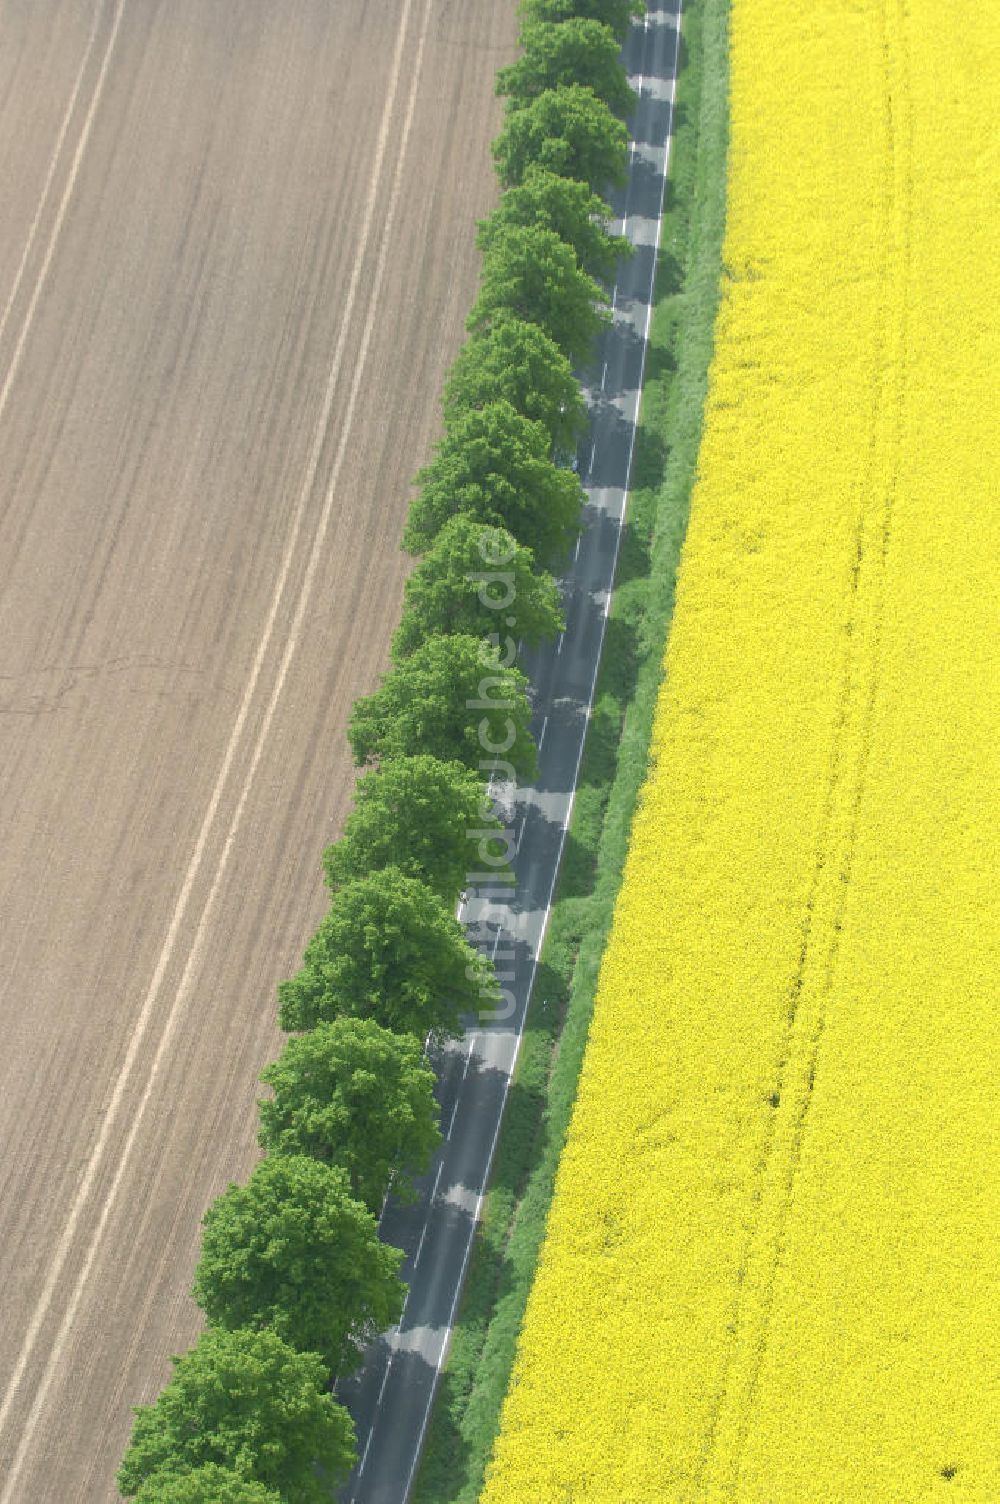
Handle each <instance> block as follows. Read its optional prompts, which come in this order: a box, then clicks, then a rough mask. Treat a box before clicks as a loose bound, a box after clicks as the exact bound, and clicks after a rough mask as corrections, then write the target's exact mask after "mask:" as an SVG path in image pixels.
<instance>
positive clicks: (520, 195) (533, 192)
mask: <svg viewBox="0 0 1000 1504" xmlns="http://www.w3.org/2000/svg"><path fill="white" fill-rule="evenodd" d="M609 223H610V210H609V209H608V206H607V204H606V203H605V202H604V200H603V199H602V198H600V197H599V195H598V194H596V193H591V191H590V189H589V188H588V187H587V185H586V183H577V182H574V180H573V179H572V178H564V177H560V176H559V174H558V173H557V172H550V171H549V169H548V168H547V167H539V166H537V165H532V166H531V167H529V168H528V170H527V172H526V173H525V174H524V178H523V180H522V181H521V183H520V184H519V185H518V186H517V187H516V188H508V190H507V192H506V193H505V194H503V195H502V197H501V199H500V202H499V204H498V205H497V207H496V208H495V209H494V211H493V213H492V214H490V215H489V216H488V217H487V218H486V219H483V220H480V222H479V235H478V245H479V247H480V249H481V250H483V251H486V252H489V251H491V250H492V248H493V246H494V244H495V243H496V241H497V239H498V238H500V237H502V236H503V235H504V233H505V232H506V230H507V229H508V227H509V226H511V225H523V226H530V225H537V226H538V227H539V228H540V229H543V230H551V231H552V232H553V233H554V234H556V235H558V236H559V238H560V240H565V242H566V244H567V245H570V246H572V247H573V250H574V252H575V254H576V259H577V262H578V263H579V265H580V267H581V268H582V270H583V271H585V272H586V273H587V275H588V276H590V277H594V278H595V279H596V280H598V281H601V282H611V281H612V280H613V279H614V275H615V263H616V262H617V261H618V260H619V258H621V257H623V256H631V255H632V250H633V247H632V243H631V241H629V240H627V239H626V238H625V236H624V235H612V234H611V233H610V232H609V229H608V225H609ZM460 358H461V357H460ZM529 416H530V415H529Z"/></svg>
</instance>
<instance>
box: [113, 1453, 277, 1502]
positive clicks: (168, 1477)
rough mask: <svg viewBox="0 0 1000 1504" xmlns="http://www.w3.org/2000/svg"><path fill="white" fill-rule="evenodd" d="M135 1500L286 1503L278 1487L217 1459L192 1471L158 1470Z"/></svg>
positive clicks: (143, 1486)
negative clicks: (236, 1470) (226, 1465)
mask: <svg viewBox="0 0 1000 1504" xmlns="http://www.w3.org/2000/svg"><path fill="white" fill-rule="evenodd" d="M135 1504H283V1500H282V1497H281V1495H280V1494H279V1493H278V1492H277V1490H276V1489H273V1488H268V1487H267V1486H266V1485H265V1484H263V1483H256V1482H254V1480H253V1479H252V1478H247V1477H245V1476H244V1474H242V1473H237V1472H234V1471H233V1469H232V1468H226V1467H217V1466H216V1465H215V1463H214V1462H210V1463H208V1464H207V1465H206V1466H205V1467H199V1468H195V1470H194V1471H193V1472H190V1473H175V1472H170V1473H156V1474H154V1476H153V1477H151V1478H147V1479H146V1481H145V1483H144V1484H143V1485H142V1487H141V1488H140V1490H139V1492H138V1494H137V1495H136V1501H135Z"/></svg>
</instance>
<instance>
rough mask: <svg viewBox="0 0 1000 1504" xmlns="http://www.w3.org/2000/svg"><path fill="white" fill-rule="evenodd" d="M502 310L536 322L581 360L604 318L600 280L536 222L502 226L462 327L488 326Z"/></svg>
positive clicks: (486, 256)
mask: <svg viewBox="0 0 1000 1504" xmlns="http://www.w3.org/2000/svg"><path fill="white" fill-rule="evenodd" d="M503 309H509V310H510V311H511V312H512V313H516V314H517V316H518V318H521V319H527V320H529V322H531V323H533V324H539V325H540V326H541V327H542V328H543V329H544V330H545V332H546V334H548V335H549V337H550V338H551V339H554V340H555V342H556V344H557V345H558V346H559V348H560V349H561V350H562V351H563V352H564V353H565V354H566V355H568V356H569V358H570V359H571V360H573V361H575V362H577V363H578V364H581V365H582V364H585V363H586V362H587V361H588V360H589V359H590V358H591V357H592V356H593V353H594V350H593V347H594V340H595V339H596V337H597V335H598V334H599V333H600V331H601V329H602V327H603V326H604V324H605V323H607V322H608V319H609V314H608V310H607V299H606V297H605V295H604V292H603V290H602V288H601V286H600V284H599V283H597V282H595V281H594V279H593V277H588V276H587V273H586V272H584V271H581V270H580V267H579V266H578V265H577V260H576V256H575V254H574V252H573V248H572V246H569V245H567V244H566V242H565V241H564V240H563V239H561V237H560V236H558V235H557V234H555V232H554V231H553V230H543V229H541V228H540V227H539V226H538V225H504V226H503V227H502V228H499V229H497V230H496V232H495V233H494V234H493V235H492V236H491V238H490V246H489V249H488V250H487V251H486V253H485V254H484V256H483V269H482V278H481V281H480V285H479V297H478V298H477V299H476V302H475V306H474V307H473V310H472V312H471V313H470V315H469V318H468V325H467V327H468V328H469V329H470V330H471V331H472V332H473V333H475V332H476V331H477V330H480V329H484V328H487V327H488V326H489V324H490V322H491V321H492V320H493V319H494V318H495V317H496V315H497V314H498V313H499V312H500V311H501V310H503Z"/></svg>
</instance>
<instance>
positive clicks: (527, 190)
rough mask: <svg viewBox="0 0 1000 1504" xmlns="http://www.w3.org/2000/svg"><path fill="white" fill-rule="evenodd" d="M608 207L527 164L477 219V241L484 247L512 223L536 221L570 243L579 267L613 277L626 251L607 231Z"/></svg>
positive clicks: (581, 186)
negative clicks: (494, 204)
mask: <svg viewBox="0 0 1000 1504" xmlns="http://www.w3.org/2000/svg"><path fill="white" fill-rule="evenodd" d="M610 219H611V211H610V209H609V208H608V206H607V204H606V203H605V202H604V200H603V199H602V198H601V197H600V196H599V195H598V194H596V193H592V192H591V190H590V189H589V188H588V187H587V184H586V183H577V182H575V181H574V180H573V179H572V178H564V177H560V176H559V174H558V173H557V172H552V171H550V170H549V169H548V168H547V167H539V166H538V165H537V164H532V166H530V167H529V168H528V170H527V172H526V173H525V174H524V177H523V179H522V181H521V182H520V183H519V184H518V186H517V187H516V188H508V190H507V192H506V193H504V194H503V195H502V196H501V198H500V202H499V204H498V205H497V207H496V208H495V209H494V210H493V213H492V214H490V215H488V216H487V218H486V219H483V220H480V222H479V235H478V244H479V247H480V249H481V250H483V251H485V252H488V251H490V250H491V249H492V248H493V246H494V245H495V244H496V242H497V240H498V239H500V238H502V237H503V235H504V233H505V232H506V230H507V229H508V228H509V227H510V226H512V225H521V226H525V227H528V226H531V225H537V226H538V227H539V228H540V229H543V230H551V231H552V232H553V233H554V234H556V235H558V236H559V238H560V240H565V242H566V244H567V245H569V246H572V248H573V251H574V253H575V255H576V259H577V262H578V264H579V265H580V267H581V269H582V270H583V271H584V272H586V273H587V275H588V276H590V277H593V278H595V279H596V280H599V281H602V282H611V281H613V280H614V275H615V263H616V262H617V261H618V259H619V257H622V256H630V255H631V254H632V249H633V247H632V243H631V241H630V240H628V239H627V238H626V237H625V236H624V235H612V234H611V233H610V232H609V229H608V225H609V223H610Z"/></svg>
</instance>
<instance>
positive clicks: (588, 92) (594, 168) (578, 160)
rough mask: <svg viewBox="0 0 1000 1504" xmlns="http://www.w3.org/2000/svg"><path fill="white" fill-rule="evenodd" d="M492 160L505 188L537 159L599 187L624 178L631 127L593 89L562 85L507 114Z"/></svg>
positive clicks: (595, 189) (554, 169) (513, 184)
mask: <svg viewBox="0 0 1000 1504" xmlns="http://www.w3.org/2000/svg"><path fill="white" fill-rule="evenodd" d="M493 160H494V162H495V163H496V168H497V174H498V176H499V178H500V182H501V184H502V186H503V187H504V188H514V187H516V186H517V184H518V183H520V182H522V181H523V179H524V175H525V173H526V172H527V170H528V168H529V167H530V165H531V164H532V163H533V162H537V163H538V165H539V166H540V167H547V168H549V170H550V171H551V172H558V173H559V174H560V176H561V177H564V178H576V179H577V181H578V182H581V183H586V184H587V185H588V186H589V187H590V188H591V189H592V190H593V191H594V192H599V191H600V190H601V189H602V188H604V187H605V185H606V184H608V183H624V182H625V176H626V168H627V163H628V131H627V130H626V129H625V126H624V124H623V123H622V121H620V120H618V119H617V118H616V116H614V115H613V114H612V113H611V111H610V110H609V109H608V106H607V105H606V104H605V103H604V100H603V99H598V97H597V95H596V94H595V93H594V91H593V89H586V88H584V86H583V85H582V84H562V85H560V87H559V88H558V89H546V90H545V93H544V94H539V96H538V98H537V99H533V100H532V101H531V103H530V104H526V105H525V106H524V108H523V109H520V110H512V111H511V112H510V113H509V114H508V116H507V119H506V122H505V123H504V128H503V130H502V131H501V132H500V134H499V136H497V138H496V140H495V141H494V142H493Z"/></svg>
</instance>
